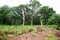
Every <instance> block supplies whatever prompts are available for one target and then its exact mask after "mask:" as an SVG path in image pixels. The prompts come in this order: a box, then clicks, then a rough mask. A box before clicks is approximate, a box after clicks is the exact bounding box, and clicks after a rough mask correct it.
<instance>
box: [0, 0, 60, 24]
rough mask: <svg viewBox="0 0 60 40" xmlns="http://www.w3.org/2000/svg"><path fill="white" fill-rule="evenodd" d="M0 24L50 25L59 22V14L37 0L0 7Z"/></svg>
mask: <svg viewBox="0 0 60 40" xmlns="http://www.w3.org/2000/svg"><path fill="white" fill-rule="evenodd" d="M0 24H1V25H2V24H3V25H52V24H54V25H55V24H60V15H58V14H56V11H55V10H53V8H50V7H49V6H42V4H41V3H40V2H39V1H37V0H30V2H29V4H26V5H23V4H20V5H19V6H15V7H9V6H7V5H4V6H2V7H0Z"/></svg>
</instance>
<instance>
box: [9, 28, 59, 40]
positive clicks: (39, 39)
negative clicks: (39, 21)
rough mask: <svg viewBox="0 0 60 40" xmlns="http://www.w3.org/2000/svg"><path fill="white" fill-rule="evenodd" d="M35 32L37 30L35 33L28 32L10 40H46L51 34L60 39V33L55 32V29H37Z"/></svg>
mask: <svg viewBox="0 0 60 40" xmlns="http://www.w3.org/2000/svg"><path fill="white" fill-rule="evenodd" d="M35 30H36V32H35V33H32V32H27V33H24V34H22V35H18V36H16V37H12V38H9V40H45V39H46V38H48V37H50V36H51V35H50V34H53V35H54V36H55V37H58V38H60V31H58V30H55V29H51V28H50V29H48V28H43V27H42V28H40V27H37V28H35ZM39 30H40V31H39ZM41 30H42V31H41Z"/></svg>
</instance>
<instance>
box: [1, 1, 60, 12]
mask: <svg viewBox="0 0 60 40" xmlns="http://www.w3.org/2000/svg"><path fill="white" fill-rule="evenodd" d="M38 1H40V3H41V4H42V5H43V6H44V5H45V6H49V7H52V8H53V9H54V10H55V11H56V12H57V13H60V0H38ZM27 3H29V0H0V6H3V5H9V6H10V7H13V6H18V5H20V4H27Z"/></svg>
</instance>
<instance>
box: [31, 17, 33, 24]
mask: <svg viewBox="0 0 60 40" xmlns="http://www.w3.org/2000/svg"><path fill="white" fill-rule="evenodd" d="M31 25H33V17H32V16H31Z"/></svg>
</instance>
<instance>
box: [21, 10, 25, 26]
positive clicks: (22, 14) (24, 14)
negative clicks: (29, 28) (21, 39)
mask: <svg viewBox="0 0 60 40" xmlns="http://www.w3.org/2000/svg"><path fill="white" fill-rule="evenodd" d="M22 15H23V26H24V25H25V14H24V10H22Z"/></svg>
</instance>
